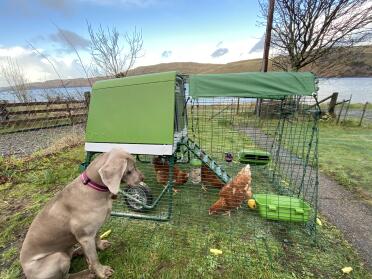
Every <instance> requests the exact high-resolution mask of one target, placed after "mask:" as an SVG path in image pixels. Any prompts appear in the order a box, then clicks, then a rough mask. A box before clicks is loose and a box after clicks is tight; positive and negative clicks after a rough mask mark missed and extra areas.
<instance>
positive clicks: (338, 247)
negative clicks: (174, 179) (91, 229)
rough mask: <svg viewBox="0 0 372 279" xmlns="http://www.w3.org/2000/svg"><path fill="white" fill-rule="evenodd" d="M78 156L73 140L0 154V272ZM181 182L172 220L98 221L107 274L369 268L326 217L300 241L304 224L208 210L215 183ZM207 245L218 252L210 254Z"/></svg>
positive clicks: (323, 274)
mask: <svg viewBox="0 0 372 279" xmlns="http://www.w3.org/2000/svg"><path fill="white" fill-rule="evenodd" d="M83 156H84V155H83V148H82V147H76V148H69V149H67V150H65V151H60V152H57V153H55V154H52V155H49V156H34V157H33V158H32V159H30V160H17V159H14V158H13V159H4V158H2V159H1V161H0V176H1V177H3V179H2V181H4V182H5V183H3V184H1V185H0V194H1V195H2V197H3V199H2V200H1V201H0V209H1V212H2V215H1V222H0V251H1V252H0V253H1V258H0V265H1V266H0V267H1V268H0V270H1V272H0V278H18V277H20V274H21V270H20V265H19V261H18V253H19V249H20V246H21V243H22V239H23V237H24V235H25V232H26V230H27V228H28V226H29V224H30V223H31V221H32V219H33V218H34V216H35V215H36V213H37V212H38V211H39V210H40V209H41V208H42V206H43V205H44V204H45V203H46V201H47V200H49V199H50V198H51V197H52V196H53V195H54V194H55V193H56V192H57V191H59V190H60V189H62V188H63V187H64V185H65V184H67V183H68V182H69V181H71V180H72V179H73V178H74V177H76V176H77V175H78V172H77V167H78V163H79V162H80V161H82V160H83ZM149 166H151V165H148V167H147V168H148V170H149V169H150V167H149ZM183 167H184V166H183ZM260 173H261V172H260V171H259V169H257V171H255V172H254V181H255V183H256V185H265V184H266V183H267V181H266V180H265V176H263V175H260ZM179 188H180V190H181V192H180V193H177V194H175V195H174V217H173V219H172V222H170V223H155V222H150V221H134V220H128V219H122V218H115V217H112V218H111V219H110V220H109V221H108V222H107V223H106V224H105V225H104V227H103V228H102V230H101V231H102V232H103V231H105V230H107V229H109V228H110V229H112V234H111V235H110V236H109V240H110V241H111V242H112V247H110V248H109V249H108V250H106V251H104V252H100V253H99V257H100V261H101V262H102V263H103V264H109V265H111V266H112V267H113V268H114V269H115V274H114V276H113V278H368V276H370V274H369V273H368V271H367V270H366V269H365V268H364V267H363V265H362V263H361V261H360V259H359V258H358V256H357V254H356V253H355V251H354V250H353V249H352V248H351V247H350V245H349V244H348V243H347V242H346V241H345V240H344V239H343V237H342V234H341V233H340V231H339V230H337V229H336V228H334V227H333V226H331V225H330V224H328V223H326V222H325V221H323V226H321V227H318V242H317V244H316V245H313V244H311V242H306V243H304V244H303V245H300V244H299V243H300V242H301V243H302V242H303V241H301V239H305V238H308V236H307V234H306V233H305V232H304V230H303V229H302V226H297V225H291V226H288V224H286V223H278V222H269V221H265V220H263V219H261V218H260V217H259V216H258V215H257V213H255V212H253V211H251V210H248V209H247V208H245V207H243V208H242V209H241V210H239V211H237V212H234V213H233V214H232V216H231V217H228V216H217V217H215V216H208V215H207V214H206V209H207V208H208V206H209V205H210V204H211V202H213V201H214V200H215V198H216V197H217V191H214V192H213V191H212V192H211V193H209V192H208V194H206V193H205V192H203V191H202V190H200V188H199V187H197V186H195V185H191V184H187V185H183V186H181V187H179ZM124 209H125V208H123V210H124ZM193 220H194V221H193ZM260 237H265V238H260ZM210 248H217V249H221V250H222V251H223V254H222V255H220V256H215V255H212V254H211V253H210V252H209V249H210ZM267 248H268V249H267ZM268 251H269V252H270V254H268ZM269 256H270V257H269ZM270 258H271V259H270ZM344 266H352V267H353V269H354V270H353V272H352V273H351V275H347V276H345V275H343V274H342V272H341V268H342V267H344ZM83 268H86V263H85V261H84V260H83V258H76V259H74V260H73V263H72V271H78V270H81V269H83Z"/></svg>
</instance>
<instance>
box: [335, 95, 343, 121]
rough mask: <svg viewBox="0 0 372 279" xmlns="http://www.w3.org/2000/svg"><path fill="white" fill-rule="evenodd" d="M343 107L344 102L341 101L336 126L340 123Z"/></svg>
mask: <svg viewBox="0 0 372 279" xmlns="http://www.w3.org/2000/svg"><path fill="white" fill-rule="evenodd" d="M344 105H345V100H343V101H342V106H341V109H340V112H339V113H338V117H337V122H336V124H338V122H339V121H340V117H341V113H342V110H343V109H344Z"/></svg>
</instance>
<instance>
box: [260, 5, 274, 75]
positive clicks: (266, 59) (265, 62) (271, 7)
mask: <svg viewBox="0 0 372 279" xmlns="http://www.w3.org/2000/svg"><path fill="white" fill-rule="evenodd" d="M274 6H275V0H269V9H268V11H267V23H266V33H265V46H264V53H263V59H262V68H261V71H262V72H267V68H268V65H269V50H270V43H271V29H272V28H273V17H274Z"/></svg>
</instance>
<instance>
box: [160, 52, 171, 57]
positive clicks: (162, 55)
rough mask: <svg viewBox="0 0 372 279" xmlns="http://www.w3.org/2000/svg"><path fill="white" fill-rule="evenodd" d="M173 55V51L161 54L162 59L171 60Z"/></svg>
mask: <svg viewBox="0 0 372 279" xmlns="http://www.w3.org/2000/svg"><path fill="white" fill-rule="evenodd" d="M171 55H172V51H171V50H164V51H163V53H162V54H161V57H162V58H169V57H170V56H171Z"/></svg>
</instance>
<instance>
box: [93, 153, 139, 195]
mask: <svg viewBox="0 0 372 279" xmlns="http://www.w3.org/2000/svg"><path fill="white" fill-rule="evenodd" d="M105 157H106V159H105V161H104V163H103V165H102V166H101V167H100V168H99V169H98V173H99V175H100V177H101V180H102V182H103V183H104V184H105V185H106V186H107V187H108V188H109V190H110V192H111V193H112V194H114V195H116V194H117V193H118V192H119V187H120V184H121V182H124V183H127V184H128V185H129V186H135V185H138V184H139V183H140V182H142V181H143V179H144V176H143V174H142V173H141V172H140V171H139V170H138V169H137V168H136V163H135V160H134V158H133V156H132V155H130V154H129V153H128V152H126V151H124V150H122V149H116V148H115V149H112V150H111V151H110V152H108V153H107V154H106V156H105Z"/></svg>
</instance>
